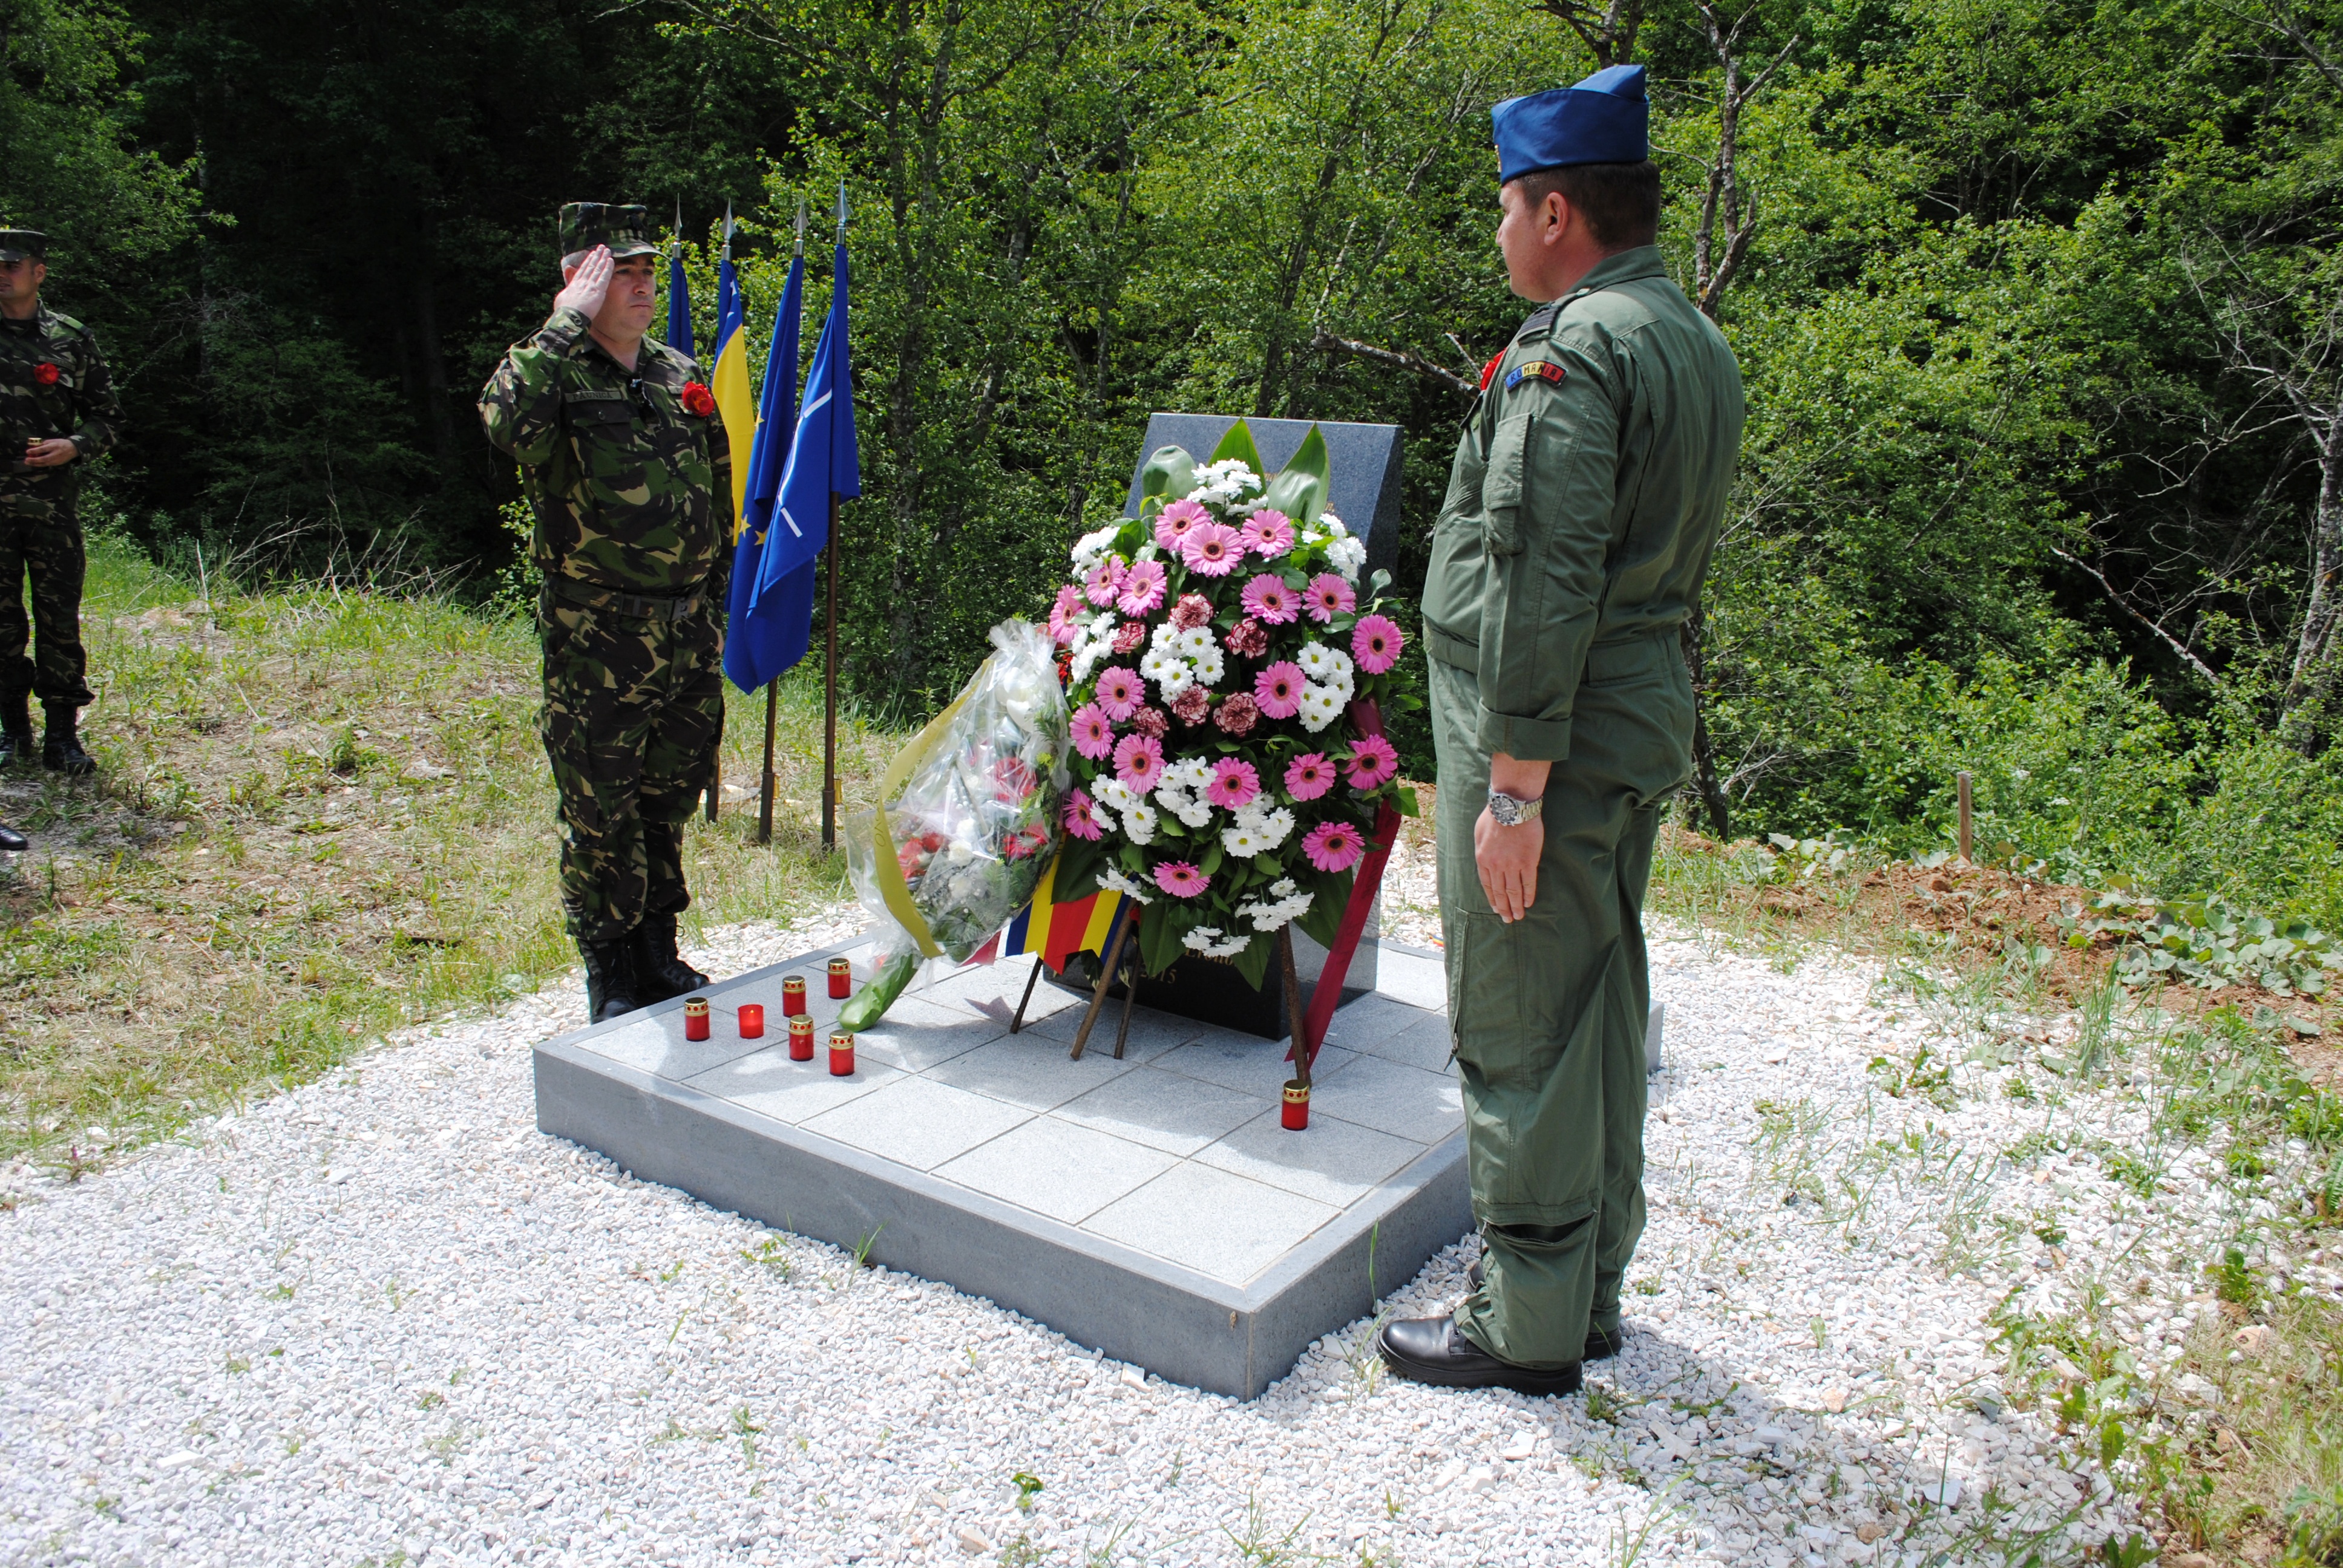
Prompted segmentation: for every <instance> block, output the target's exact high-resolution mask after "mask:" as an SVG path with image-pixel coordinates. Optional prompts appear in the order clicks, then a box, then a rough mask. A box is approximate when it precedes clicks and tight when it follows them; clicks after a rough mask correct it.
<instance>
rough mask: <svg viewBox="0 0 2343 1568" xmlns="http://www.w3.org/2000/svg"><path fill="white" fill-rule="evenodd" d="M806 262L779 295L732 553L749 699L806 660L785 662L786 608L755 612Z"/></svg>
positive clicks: (794, 424)
mask: <svg viewBox="0 0 2343 1568" xmlns="http://www.w3.org/2000/svg"><path fill="white" fill-rule="evenodd" d="M804 297H805V257H803V256H799V257H798V258H797V259H796V260H795V261H793V262H791V263H790V264H789V286H788V287H786V288H784V289H783V290H782V291H781V308H780V309H779V312H777V313H776V314H775V315H774V317H773V340H772V346H771V347H769V348H768V349H767V350H766V351H765V413H764V417H763V418H761V419H759V420H758V421H757V444H756V446H755V447H753V448H752V449H751V450H750V452H749V494H748V499H747V500H746V501H745V502H743V503H742V505H741V508H740V542H739V544H737V545H735V546H734V547H733V549H732V588H731V608H730V613H729V617H728V618H727V619H728V624H727V627H726V629H725V633H724V673H725V674H726V675H729V676H730V677H731V678H732V684H733V685H735V686H737V687H739V689H741V690H743V691H754V690H756V689H757V688H759V687H760V686H762V685H764V684H765V683H766V682H767V681H769V680H770V679H772V678H773V677H775V676H777V675H779V674H780V672H781V671H783V670H784V669H787V668H789V666H790V665H792V664H795V663H796V662H797V661H798V659H799V658H800V657H802V656H803V654H804V652H805V648H804V644H803V642H802V640H800V641H799V644H798V645H797V651H796V652H794V653H790V654H789V655H788V656H787V657H786V658H784V657H782V648H783V643H784V641H785V639H784V638H783V636H782V630H783V628H782V618H781V617H780V615H779V610H780V608H781V604H780V601H779V599H768V600H767V601H766V602H765V605H764V607H763V608H762V610H761V611H759V609H757V608H752V607H751V605H750V603H749V598H750V596H751V595H752V594H753V593H754V592H755V591H756V586H757V567H758V563H759V560H760V558H762V556H763V553H764V548H765V538H766V535H767V533H768V532H769V530H770V529H771V528H772V523H773V509H774V508H775V506H776V505H777V504H778V503H779V498H780V488H781V469H782V467H783V466H784V465H785V464H787V463H788V461H789V440H790V437H793V436H795V435H796V434H797V428H798V320H799V317H800V316H801V315H802V314H803V312H804V304H803V300H804Z"/></svg>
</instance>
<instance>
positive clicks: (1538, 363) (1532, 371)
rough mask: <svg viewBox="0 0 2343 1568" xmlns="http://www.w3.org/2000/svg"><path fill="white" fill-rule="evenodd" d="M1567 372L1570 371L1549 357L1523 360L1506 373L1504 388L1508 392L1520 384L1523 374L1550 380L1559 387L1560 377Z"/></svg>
mask: <svg viewBox="0 0 2343 1568" xmlns="http://www.w3.org/2000/svg"><path fill="white" fill-rule="evenodd" d="M1569 374H1570V372H1568V371H1567V370H1564V368H1563V367H1561V366H1559V365H1556V364H1555V363H1554V361H1553V360H1551V359H1529V360H1524V361H1523V362H1522V363H1521V364H1519V365H1516V366H1514V367H1513V369H1512V370H1510V371H1508V372H1507V373H1506V376H1505V390H1506V391H1508V392H1510V391H1512V390H1513V388H1514V387H1518V386H1520V385H1521V384H1522V378H1523V377H1525V376H1527V377H1535V378H1536V379H1538V380H1540V381H1551V382H1553V383H1554V385H1555V386H1557V387H1559V386H1561V385H1562V378H1563V377H1565V376H1567V375H1569Z"/></svg>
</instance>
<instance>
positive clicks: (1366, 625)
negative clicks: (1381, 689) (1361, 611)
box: [1351, 615, 1407, 675]
mask: <svg viewBox="0 0 2343 1568" xmlns="http://www.w3.org/2000/svg"><path fill="white" fill-rule="evenodd" d="M1406 646H1407V637H1406V634H1405V633H1403V632H1402V631H1401V630H1400V628H1399V623H1398V622H1397V621H1395V620H1393V619H1392V618H1391V617H1389V616H1387V615H1365V616H1361V617H1360V618H1359V624H1358V625H1357V626H1356V627H1354V628H1352V631H1351V657H1352V658H1355V659H1357V660H1358V661H1359V668H1361V669H1363V670H1365V671H1366V672H1367V673H1368V674H1369V675H1381V674H1382V673H1383V671H1385V670H1387V669H1389V668H1391V667H1392V666H1393V665H1394V664H1397V663H1398V662H1399V650H1400V649H1401V648H1405V647H1406Z"/></svg>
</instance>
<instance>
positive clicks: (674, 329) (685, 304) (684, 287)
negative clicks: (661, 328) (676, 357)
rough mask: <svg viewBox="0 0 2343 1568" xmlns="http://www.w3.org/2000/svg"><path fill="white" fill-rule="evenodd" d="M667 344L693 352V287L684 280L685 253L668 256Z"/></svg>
mask: <svg viewBox="0 0 2343 1568" xmlns="http://www.w3.org/2000/svg"><path fill="white" fill-rule="evenodd" d="M667 346H668V347H669V348H672V349H674V350H675V351H676V352H677V353H679V354H689V353H690V352H691V288H690V286H689V285H688V284H686V283H685V282H684V281H683V253H682V252H681V251H678V252H676V253H675V255H673V256H669V257H668V258H667Z"/></svg>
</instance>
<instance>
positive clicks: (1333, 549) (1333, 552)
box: [1326, 539, 1367, 583]
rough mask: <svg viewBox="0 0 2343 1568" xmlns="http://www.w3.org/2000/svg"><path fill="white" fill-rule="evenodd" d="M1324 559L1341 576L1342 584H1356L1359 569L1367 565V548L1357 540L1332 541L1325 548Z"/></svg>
mask: <svg viewBox="0 0 2343 1568" xmlns="http://www.w3.org/2000/svg"><path fill="white" fill-rule="evenodd" d="M1326 558H1327V559H1328V560H1330V561H1332V563H1333V564H1334V569H1335V570H1336V571H1338V572H1340V573H1342V580H1343V581H1344V582H1353V583H1354V582H1357V581H1358V580H1359V568H1361V567H1363V566H1365V565H1366V564H1367V547H1366V545H1365V544H1364V543H1363V541H1361V540H1358V539H1334V540H1332V541H1331V542H1329V543H1328V545H1327V546H1326Z"/></svg>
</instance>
